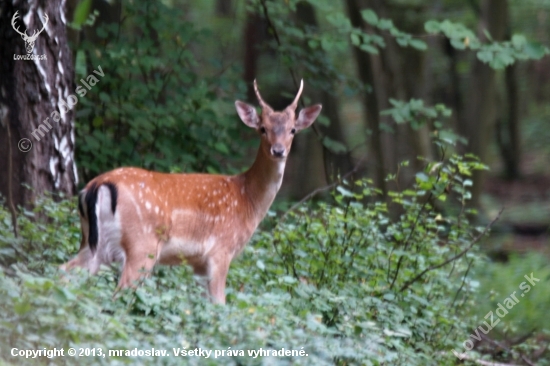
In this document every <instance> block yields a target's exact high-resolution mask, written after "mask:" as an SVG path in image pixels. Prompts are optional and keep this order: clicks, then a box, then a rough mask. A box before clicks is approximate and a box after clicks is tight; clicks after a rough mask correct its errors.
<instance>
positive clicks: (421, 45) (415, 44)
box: [409, 39, 428, 51]
mask: <svg viewBox="0 0 550 366" xmlns="http://www.w3.org/2000/svg"><path fill="white" fill-rule="evenodd" d="M409 45H410V46H411V47H412V48H414V49H417V50H419V51H425V50H427V49H428V45H427V44H426V42H424V41H421V40H420V39H411V40H410V41H409Z"/></svg>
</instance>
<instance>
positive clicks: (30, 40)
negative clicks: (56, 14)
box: [11, 11, 48, 53]
mask: <svg viewBox="0 0 550 366" xmlns="http://www.w3.org/2000/svg"><path fill="white" fill-rule="evenodd" d="M17 13H19V11H16V12H15V14H13V17H12V18H11V26H12V27H13V29H14V30H15V31H16V32H17V33H19V34H20V35H21V38H23V41H25V48H26V49H27V53H31V52H32V51H33V49H34V42H36V38H38V35H39V34H40V33H42V31H43V30H44V28H46V24H48V15H47V14H44V20H45V23H43V25H44V26H43V27H42V29H41V30H39V31H36V30H35V31H34V33H33V34H32V36H29V35H27V31H26V30H25V32H24V33H23V32H21V31H20V30H19V27H17V28H16V27H15V20H16V19H17V18H19V16H18V15H17Z"/></svg>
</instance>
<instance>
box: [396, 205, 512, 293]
mask: <svg viewBox="0 0 550 366" xmlns="http://www.w3.org/2000/svg"><path fill="white" fill-rule="evenodd" d="M502 211H504V208H501V209H500V211H499V212H498V215H497V216H496V217H495V218H494V219H493V221H491V222H490V223H488V224H487V226H485V229H484V230H483V232H482V233H481V234H479V235H478V236H476V237H475V238H474V240H472V242H471V243H470V245H468V246H467V247H466V248H465V249H464V250H463V251H462V252H460V253H458V254H456V255H455V256H453V257H451V258H449V259H447V260H446V261H444V262H442V263H439V264H436V265H434V266H431V267H428V268H426V269H425V270H423V271H422V272H420V273H419V274H418V275H416V276H415V277H414V278H412V279H410V280H408V281H407V282H405V284H404V285H403V286H402V287H401V288H400V289H399V292H403V291H405V290H406V289H408V288H409V286H410V285H412V284H413V283H415V282H416V281H418V280H419V279H420V278H421V277H422V276H424V275H425V274H426V273H428V272H430V271H433V270H434V269H438V268H441V267H443V266H445V265H447V264H449V263H451V262H452V261H455V260H457V259H458V258H460V257H462V256H463V255H464V254H466V253H467V252H468V251H469V250H470V249H472V247H473V246H474V244H476V243H477V242H478V241H479V240H480V239H481V238H482V237H483V236H485V234H487V232H488V231H489V229H490V228H491V226H493V224H494V223H495V222H497V221H498V219H500V215H501V214H502Z"/></svg>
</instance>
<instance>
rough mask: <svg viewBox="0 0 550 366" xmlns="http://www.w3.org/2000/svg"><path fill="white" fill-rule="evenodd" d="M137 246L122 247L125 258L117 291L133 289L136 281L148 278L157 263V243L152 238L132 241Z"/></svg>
mask: <svg viewBox="0 0 550 366" xmlns="http://www.w3.org/2000/svg"><path fill="white" fill-rule="evenodd" d="M133 243H134V244H136V243H139V245H123V247H124V248H127V249H126V250H125V253H126V258H125V260H124V266H123V268H122V274H121V275H120V280H119V282H118V286H117V289H121V288H124V287H135V285H136V281H138V280H139V279H141V278H143V277H149V276H150V275H151V272H152V270H153V267H154V266H155V264H156V263H157V252H158V251H157V243H158V240H157V239H156V238H154V237H152V238H146V239H145V240H144V239H141V240H139V241H134V242H133Z"/></svg>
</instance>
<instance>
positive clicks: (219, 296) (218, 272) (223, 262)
mask: <svg viewBox="0 0 550 366" xmlns="http://www.w3.org/2000/svg"><path fill="white" fill-rule="evenodd" d="M230 263H231V259H230V258H223V257H220V258H212V259H210V260H209V261H208V294H209V295H210V297H211V300H212V302H214V303H216V304H225V281H226V279H227V272H228V271H229V264H230Z"/></svg>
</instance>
